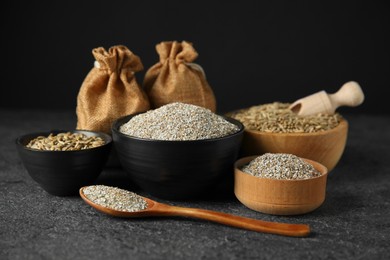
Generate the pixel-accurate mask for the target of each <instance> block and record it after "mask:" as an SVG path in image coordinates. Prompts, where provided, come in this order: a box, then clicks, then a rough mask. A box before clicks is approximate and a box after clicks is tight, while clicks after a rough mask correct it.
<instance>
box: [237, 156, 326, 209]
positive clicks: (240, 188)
mask: <svg viewBox="0 0 390 260" xmlns="http://www.w3.org/2000/svg"><path fill="white" fill-rule="evenodd" d="M255 157H256V156H250V157H245V158H242V159H240V160H238V161H237V162H236V165H235V181H234V193H235V195H236V197H237V199H238V200H239V201H240V202H241V203H243V204H244V205H245V206H247V207H248V208H250V209H253V210H255V211H259V212H262V213H267V214H274V215H298V214H305V213H308V212H311V211H313V210H315V209H316V208H318V207H319V206H320V205H321V204H322V203H323V202H324V200H325V192H326V180H327V175H328V171H327V169H326V167H325V166H323V165H321V164H319V163H317V162H314V161H312V160H308V159H304V160H305V161H306V162H308V163H310V164H312V165H313V166H314V168H315V169H317V170H318V171H319V172H321V174H322V175H321V176H320V177H316V178H311V179H304V180H277V179H268V178H259V177H255V176H252V175H250V174H248V173H244V172H242V171H241V167H242V166H243V165H244V164H246V163H248V162H250V161H251V160H253V159H254V158H255Z"/></svg>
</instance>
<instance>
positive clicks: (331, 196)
mask: <svg viewBox="0 0 390 260" xmlns="http://www.w3.org/2000/svg"><path fill="white" fill-rule="evenodd" d="M344 116H345V117H346V119H347V120H348V121H349V123H350V129H349V137H348V142H347V147H346V149H345V152H344V155H343V157H342V159H341V160H340V162H339V164H338V165H337V167H336V168H335V169H334V170H333V171H332V172H331V173H330V176H329V178H328V186H327V197H326V201H325V202H324V204H323V205H322V206H321V207H320V208H319V209H317V210H316V211H314V212H312V213H310V214H306V215H302V216H295V217H279V216H270V215H266V214H261V213H258V212H255V211H252V210H250V209H248V208H246V207H245V206H243V205H242V204H240V203H239V202H238V201H237V200H236V199H235V197H234V195H233V193H232V191H229V192H227V193H224V194H221V192H217V193H216V194H213V195H210V199H207V200H205V199H203V200H197V201H181V202H180V201H170V202H168V203H171V204H174V205H182V206H190V207H199V208H206V209H211V210H217V211H223V212H226V213H231V214H237V215H241V216H246V217H250V218H256V219H262V220H267V221H279V222H289V223H307V224H310V225H311V228H312V231H313V233H312V234H311V235H310V236H309V237H307V238H291V237H283V236H277V235H271V234H262V233H256V232H251V231H245V230H240V229H235V228H231V227H227V226H222V225H218V224H213V223H210V222H205V221H198V220H191V219H184V218H149V219H134V220H128V219H119V218H112V217H109V216H106V215H103V214H101V213H98V212H97V211H95V210H94V209H92V208H91V207H89V206H88V205H86V204H85V203H84V202H83V201H82V200H81V199H80V198H79V197H55V196H51V195H49V194H47V193H46V192H45V191H43V190H42V189H41V188H40V187H39V186H38V184H36V183H35V182H34V181H33V180H32V179H31V178H30V176H29V175H28V174H27V172H26V170H25V169H24V167H23V165H22V163H21V161H20V160H19V158H18V155H17V153H16V149H15V144H14V140H15V138H16V137H18V136H19V135H22V134H25V133H28V132H35V131H42V130H44V131H48V130H50V129H61V128H62V129H73V128H74V126H75V121H76V117H75V115H74V113H73V112H72V111H62V112H55V111H51V112H48V111H26V110H23V111H7V110H4V109H3V110H0V119H1V121H0V122H1V123H0V134H1V136H2V138H1V139H0V259H106V258H109V259H255V258H256V259H278V258H286V259H311V258H313V259H329V258H331V259H390V250H389V247H390V218H389V215H390V157H389V154H390V153H389V149H390V118H389V116H385V115H383V116H376V115H344ZM97 182H98V183H102V184H107V185H117V186H119V187H123V188H131V187H132V185H131V183H130V181H129V180H128V179H127V176H126V174H125V173H124V172H123V171H122V170H120V169H112V168H111V169H105V170H104V171H103V173H102V175H101V176H100V177H99V179H98V181H97ZM133 188H134V189H135V190H134V191H136V192H138V193H140V194H142V195H148V194H146V193H143V192H142V191H141V190H139V189H137V188H135V187H133ZM157 200H159V199H157ZM159 201H163V200H159ZM165 202H166V201H165Z"/></svg>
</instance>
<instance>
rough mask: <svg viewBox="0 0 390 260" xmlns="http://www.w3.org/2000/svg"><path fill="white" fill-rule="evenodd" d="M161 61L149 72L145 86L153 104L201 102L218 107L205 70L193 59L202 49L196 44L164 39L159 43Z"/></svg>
mask: <svg viewBox="0 0 390 260" xmlns="http://www.w3.org/2000/svg"><path fill="white" fill-rule="evenodd" d="M156 50H157V53H158V54H159V56H160V61H159V62H158V63H157V64H155V65H153V66H152V67H151V68H150V69H149V70H148V71H147V72H146V74H145V78H144V82H143V85H144V88H145V91H146V93H147V95H148V96H149V100H150V103H151V106H152V107H153V108H158V107H161V106H163V105H166V104H169V103H172V102H182V103H188V104H193V105H198V106H201V107H205V108H208V109H210V110H211V111H213V112H215V111H216V100H215V96H214V93H213V91H212V89H211V87H210V86H209V84H208V82H207V80H206V76H205V73H204V71H203V69H202V67H200V66H199V65H198V64H195V63H192V62H193V61H194V60H195V59H196V58H197V57H198V53H197V52H196V51H195V49H194V48H193V46H192V44H191V43H189V42H186V41H183V42H181V43H179V42H177V41H173V42H161V43H159V44H157V45H156Z"/></svg>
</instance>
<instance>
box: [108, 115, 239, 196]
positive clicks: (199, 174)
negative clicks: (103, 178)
mask: <svg viewBox="0 0 390 260" xmlns="http://www.w3.org/2000/svg"><path fill="white" fill-rule="evenodd" d="M133 116H134V115H128V116H125V117H121V118H119V119H117V120H116V121H115V122H114V123H113V125H112V136H113V139H114V147H115V149H116V150H117V153H118V157H119V161H120V163H121V164H122V166H123V168H124V169H125V170H126V171H127V172H128V174H130V177H131V179H132V180H133V181H134V182H135V183H136V184H137V185H138V186H140V187H141V188H142V189H143V190H145V191H147V192H149V193H150V194H151V195H154V196H156V197H160V198H164V199H174V200H180V199H189V198H196V197H199V196H201V195H204V194H205V193H206V192H208V191H210V189H211V188H213V187H214V186H215V185H216V184H217V183H218V181H220V180H221V178H223V177H224V176H233V172H234V162H235V160H236V158H237V155H238V151H239V149H240V145H241V140H242V136H243V131H244V126H243V125H242V124H241V123H240V122H239V121H237V120H234V119H232V118H227V117H225V119H226V120H228V121H229V122H231V123H233V124H235V125H237V126H238V127H239V128H240V130H239V131H238V132H237V133H234V134H231V135H228V136H225V137H222V138H215V139H206V140H196V141H161V140H150V139H141V138H137V137H133V136H129V135H125V134H123V133H121V132H120V131H119V128H120V126H122V125H123V124H125V123H127V122H128V121H129V120H130V119H131V118H132V117H133Z"/></svg>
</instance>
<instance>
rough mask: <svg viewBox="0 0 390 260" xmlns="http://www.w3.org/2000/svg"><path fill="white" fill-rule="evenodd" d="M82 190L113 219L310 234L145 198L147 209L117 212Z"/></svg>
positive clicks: (297, 227) (305, 228) (304, 227)
mask: <svg viewBox="0 0 390 260" xmlns="http://www.w3.org/2000/svg"><path fill="white" fill-rule="evenodd" d="M84 188H85V187H82V188H81V189H80V196H81V198H82V199H83V200H84V201H85V202H86V203H87V204H89V205H90V206H92V207H94V208H95V209H97V210H98V211H100V212H103V213H106V214H108V215H111V216H115V217H128V218H135V217H150V216H169V217H170V216H176V217H177V216H179V217H190V218H197V219H204V220H209V221H213V222H216V223H219V224H223V225H227V226H232V227H237V228H242V229H247V230H252V231H257V232H263V233H271V234H276V235H284V236H292V237H304V236H308V235H309V234H310V227H309V225H305V224H287V223H277V222H267V221H262V220H256V219H250V218H245V217H239V216H235V215H230V214H226V213H222V212H216V211H211V210H204V209H196V208H184V207H176V206H171V205H167V204H163V203H159V202H156V201H153V200H151V199H148V198H145V197H142V198H143V199H144V200H145V201H146V202H147V204H148V208H147V209H144V210H140V211H136V212H127V211H119V210H115V209H111V208H107V207H103V206H101V205H98V204H96V203H94V202H92V201H91V200H89V199H88V198H87V197H86V196H85V195H84V192H83V189H84Z"/></svg>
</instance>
